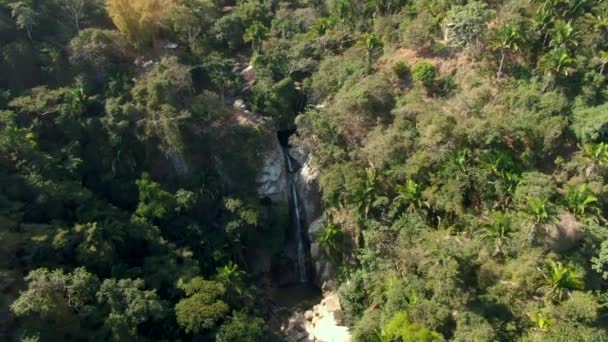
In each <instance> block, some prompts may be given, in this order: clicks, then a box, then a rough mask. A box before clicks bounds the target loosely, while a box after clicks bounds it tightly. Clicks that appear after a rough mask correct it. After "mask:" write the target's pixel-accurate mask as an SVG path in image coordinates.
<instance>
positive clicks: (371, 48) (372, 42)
mask: <svg viewBox="0 0 608 342" xmlns="http://www.w3.org/2000/svg"><path fill="white" fill-rule="evenodd" d="M363 43H364V44H365V49H366V50H367V62H368V63H369V64H370V65H371V64H372V60H373V58H374V55H375V54H376V53H377V52H378V50H380V49H382V46H383V45H384V44H383V43H382V40H381V39H380V37H378V36H377V35H376V34H374V33H366V34H364V35H363Z"/></svg>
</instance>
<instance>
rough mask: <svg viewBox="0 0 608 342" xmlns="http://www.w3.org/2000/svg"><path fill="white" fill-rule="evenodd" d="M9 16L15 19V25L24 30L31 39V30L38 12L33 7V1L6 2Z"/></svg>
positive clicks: (36, 21)
mask: <svg viewBox="0 0 608 342" xmlns="http://www.w3.org/2000/svg"><path fill="white" fill-rule="evenodd" d="M8 6H9V7H10V9H11V16H12V17H13V18H14V19H15V21H16V23H17V27H18V28H19V29H20V30H25V32H26V33H27V36H28V38H29V39H30V40H32V30H33V29H34V26H36V24H37V23H38V17H39V13H38V12H37V11H36V10H35V9H34V4H33V1H31V0H22V1H16V2H13V3H10V4H8Z"/></svg>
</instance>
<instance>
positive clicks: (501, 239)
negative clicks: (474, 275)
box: [480, 211, 515, 256]
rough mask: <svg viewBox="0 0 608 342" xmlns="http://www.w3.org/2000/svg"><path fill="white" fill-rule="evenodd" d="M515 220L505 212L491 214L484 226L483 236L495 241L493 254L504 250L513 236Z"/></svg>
mask: <svg viewBox="0 0 608 342" xmlns="http://www.w3.org/2000/svg"><path fill="white" fill-rule="evenodd" d="M514 231H515V229H514V227H513V222H512V220H511V216H510V215H509V214H507V213H505V212H501V211H494V212H492V213H491V214H490V219H489V220H488V222H487V223H486V224H484V226H483V230H482V233H481V235H480V236H481V238H482V239H484V240H486V239H490V240H493V241H494V246H495V250H494V253H493V254H492V256H496V255H498V254H500V253H502V252H503V249H504V245H505V242H506V241H508V240H509V239H510V238H511V235H513V232H514Z"/></svg>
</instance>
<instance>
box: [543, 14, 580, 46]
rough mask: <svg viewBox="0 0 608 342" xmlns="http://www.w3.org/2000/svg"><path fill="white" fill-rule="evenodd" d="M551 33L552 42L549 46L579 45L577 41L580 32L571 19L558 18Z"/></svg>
mask: <svg viewBox="0 0 608 342" xmlns="http://www.w3.org/2000/svg"><path fill="white" fill-rule="evenodd" d="M550 33H551V42H550V43H549V46H552V47H562V48H569V47H571V46H577V45H578V43H577V42H576V39H577V35H578V33H577V32H576V31H575V30H574V27H573V26H572V22H571V21H568V22H565V21H563V20H556V21H555V22H554V24H553V29H551V31H550Z"/></svg>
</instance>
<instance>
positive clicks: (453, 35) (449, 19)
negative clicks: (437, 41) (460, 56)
mask: <svg viewBox="0 0 608 342" xmlns="http://www.w3.org/2000/svg"><path fill="white" fill-rule="evenodd" d="M491 14H492V11H491V10H489V9H488V5H486V4H485V3H483V2H481V1H473V2H470V3H468V4H466V5H465V6H454V7H452V9H450V11H449V12H448V13H447V15H446V17H445V19H444V20H443V30H444V36H445V38H446V40H447V41H448V42H449V44H450V45H452V46H456V47H465V46H468V45H470V44H471V43H472V42H473V41H474V40H475V39H477V37H479V36H480V35H482V34H483V32H484V31H485V30H486V29H487V28H486V22H487V21H488V19H489V18H490V16H491Z"/></svg>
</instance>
